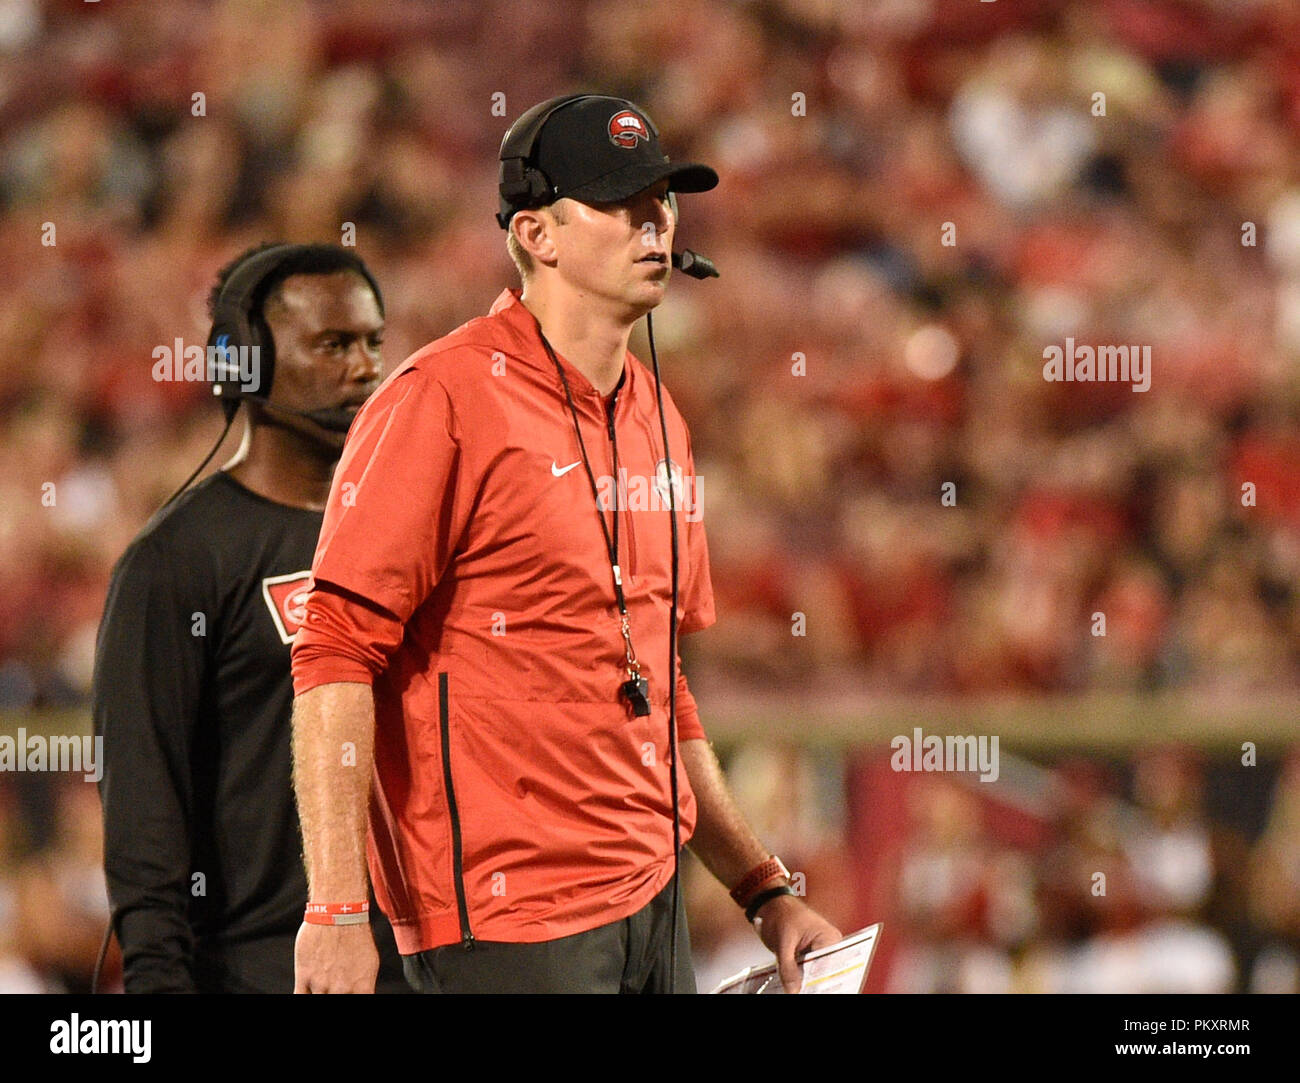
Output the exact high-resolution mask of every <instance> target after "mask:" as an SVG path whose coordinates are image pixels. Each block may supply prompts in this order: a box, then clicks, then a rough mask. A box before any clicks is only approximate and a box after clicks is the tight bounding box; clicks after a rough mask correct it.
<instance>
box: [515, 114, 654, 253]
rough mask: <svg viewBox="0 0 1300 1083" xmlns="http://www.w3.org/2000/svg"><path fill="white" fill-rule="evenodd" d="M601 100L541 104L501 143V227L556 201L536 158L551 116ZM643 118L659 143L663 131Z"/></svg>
mask: <svg viewBox="0 0 1300 1083" xmlns="http://www.w3.org/2000/svg"><path fill="white" fill-rule="evenodd" d="M600 97H604V95H601V94H562V95H560V97H558V98H551V99H549V100H548V101H544V102H539V103H538V104H537V105H534V106H533V107H532V108H531V109H529V110H528V111H527V112H526V113H524V114H523V115H522V116H520V117H519V119H518V120H516V121H515V122H514V123H513V124H512V125H510V128H509V130H508V131H507V132H506V134H505V136H504V137H503V138H502V140H501V151H500V153H499V154H498V155H497V158H498V159H499V160H500V162H501V169H500V172H499V173H498V179H497V192H498V194H499V196H500V210H499V211H498V212H497V225H499V226H500V227H501V228H502V229H509V228H510V219H511V217H512V216H513V215H514V213H515V211H522V210H527V209H529V208H531V207H541V206H544V205H545V204H547V203H550V202H552V201H553V200H554V199H555V195H556V193H555V187H554V185H552V184H551V181H550V178H549V177H547V176H546V174H545V173H543V172H542V171H541V170H540V169H538V168H537V165H536V163H535V162H534V161H533V155H534V154H535V153H536V151H537V140H538V138H539V137H540V136H541V134H542V129H543V128H544V127H546V122H547V121H548V120H549V119H550V118H551V114H552V113H554V112H555V111H556V110H557V109H561V108H563V107H564V106H566V105H570V104H572V103H573V102H579V101H585V100H586V99H588V98H600ZM641 117H642V119H643V120H644V121H645V122H646V126H647V128H649V130H650V133H651V135H653V136H654V138H655V139H658V138H659V131H658V129H656V128H655V126H654V122H653V121H652V120H651V119H650V118H649V117H647V116H646V115H645V114H644V113H642V114H641ZM675 214H676V211H674V215H675Z"/></svg>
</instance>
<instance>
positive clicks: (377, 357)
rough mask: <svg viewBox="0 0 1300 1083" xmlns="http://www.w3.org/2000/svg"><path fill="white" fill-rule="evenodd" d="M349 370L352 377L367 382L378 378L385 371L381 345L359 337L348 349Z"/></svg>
mask: <svg viewBox="0 0 1300 1083" xmlns="http://www.w3.org/2000/svg"><path fill="white" fill-rule="evenodd" d="M348 354H349V356H348V372H349V375H350V376H351V378H352V379H354V380H360V381H364V382H367V383H373V382H374V381H376V380H378V379H379V377H380V375H382V373H383V371H384V356H383V348H382V347H381V346H371V345H370V343H368V342H366V340H365V339H360V338H359V339H357V340H356V341H355V342H354V343H353V344H352V349H351V350H349V351H348Z"/></svg>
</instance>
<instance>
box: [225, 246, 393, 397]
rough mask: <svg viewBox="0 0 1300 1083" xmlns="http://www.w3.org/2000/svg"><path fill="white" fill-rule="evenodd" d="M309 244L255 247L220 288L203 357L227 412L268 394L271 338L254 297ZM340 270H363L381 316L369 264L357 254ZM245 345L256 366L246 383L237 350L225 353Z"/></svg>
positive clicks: (272, 365) (272, 361)
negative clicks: (353, 262) (255, 311)
mask: <svg viewBox="0 0 1300 1083" xmlns="http://www.w3.org/2000/svg"><path fill="white" fill-rule="evenodd" d="M307 247H308V246H307V245H301V244H277V245H274V246H273V247H271V248H264V249H262V250H261V251H260V252H254V253H253V254H252V255H251V256H249V257H248V258H246V259H245V260H244V261H243V262H242V263H239V264H237V265H236V267H235V268H234V270H232V271H231V272H230V277H229V278H227V279H226V282H225V285H223V286H222V287H221V293H220V294H219V295H218V297H217V303H216V304H215V305H214V306H213V312H212V330H211V331H210V332H209V333H208V351H207V356H208V358H210V359H211V362H212V365H211V369H212V373H213V377H214V378H213V380H212V394H213V395H215V396H216V397H217V398H219V399H220V400H221V402H222V405H223V406H224V407H225V409H226V412H227V413H228V414H233V413H234V411H235V410H236V409H237V408H238V406H239V402H240V399H242V398H253V399H265V398H267V397H268V396H269V395H270V394H271V380H272V378H273V377H274V374H275V341H274V339H273V338H272V337H271V332H270V328H268V327H267V326H266V321H265V320H264V319H263V318H262V317H261V315H260V314H259V315H256V316H254V314H253V312H252V308H253V300H254V298H256V297H257V295H258V293H259V291H260V290H261V289H262V287H263V285H264V284H265V283H266V281H267V279H269V278H270V277H271V276H272V275H273V274H275V272H276V271H277V270H278V269H279V268H280V267H281V266H282V265H283V263H284V262H285V261H286V260H287V259H289V258H290V257H292V256H295V255H297V254H298V253H299V252H301V251H303V250H304V249H305V248H307ZM339 269H340V270H356V271H359V272H360V273H361V276H362V277H363V278H364V279H365V280H366V282H367V283H368V284H369V286H370V289H371V291H372V292H373V293H374V295H375V303H376V304H377V305H378V306H379V312H380V315H383V312H384V297H383V294H382V293H380V292H379V283H378V282H376V281H375V279H374V276H373V275H371V273H370V270H369V268H367V267H366V265H365V264H364V263H362V262H361V260H359V259H358V260H357V263H356V266H354V267H341V268H339ZM245 349H247V350H248V351H249V353H250V354H251V356H252V357H253V358H256V365H255V366H254V367H253V369H252V371H253V374H254V380H253V381H249V384H245V382H244V381H245V376H246V375H247V373H248V369H247V368H245V371H244V374H241V372H240V365H239V356H240V355H239V353H238V352H237V353H234V354H230V353H227V351H228V350H235V351H241V350H245ZM253 349H256V350H257V353H256V354H252V350H253ZM250 384H251V386H249V385H250Z"/></svg>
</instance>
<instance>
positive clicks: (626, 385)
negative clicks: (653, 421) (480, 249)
mask: <svg viewBox="0 0 1300 1083" xmlns="http://www.w3.org/2000/svg"><path fill="white" fill-rule="evenodd" d="M521 292H522V291H520V290H518V289H504V290H502V291H501V292H500V293H499V294H498V295H497V299H496V300H495V301H493V302H492V307H491V309H489V310H488V315H489V316H492V317H495V318H497V319H499V320H501V321H502V322H503V323H504V324H505V325H506V326H507V327H509V328H510V329H511V331H512V332H513V333H514V337H515V338H516V339H517V340H518V342H519V359H520V360H521V361H523V362H524V363H526V364H528V365H530V366H532V367H534V368H536V369H537V370H538V371H541V372H544V373H546V374H547V375H548V376H549V377H550V379H551V382H552V383H553V384H554V385H555V388H556V390H557V391H559V393H560V395H561V396H563V394H564V385H563V383H561V381H560V377H559V375H558V374H557V373H556V371H555V366H554V365H553V364H552V363H551V359H550V357H548V356H547V353H546V347H545V346H543V345H542V335H541V328H540V327H539V326H538V323H537V318H536V317H535V316H534V315H533V314H532V313H531V312H529V311H528V309H527V308H525V307H524V304H523V302H522V301H521V300H520V299H519V298H520V294H521ZM555 356H556V358H557V359H558V360H559V362H560V367H561V368H562V369H563V370H564V375H565V377H566V378H567V379H568V381H569V389H570V390H571V391H572V392H573V399H574V402H575V403H578V402H586V403H593V402H600V403H601V404H602V409H603V404H604V401H605V400H604V398H603V397H602V396H601V394H600V392H599V391H597V390H596V388H595V386H594V385H593V384H592V382H591V381H590V380H588V379H587V377H586V375H585V374H584V373H583V372H582V371H581V370H579V369H578V368H576V367H575V366H573V365H571V364H570V363H569V362H568V361H567V360H566V359H565V357H564V355H563V354H561V353H560V352H559V351H558V350H556V351H555ZM638 368H639V363H638V362H637V359H636V357H635V356H633V354H632V351H631V350H628V351H627V352H626V353H625V354H624V356H623V376H622V378H621V379H620V380H619V383H618V386H617V391H618V396H619V398H620V399H622V398H632V397H633V396H635V395H636V394H638V393H639V389H640V384H641V382H642V381H639V380H638V378H637V369H638Z"/></svg>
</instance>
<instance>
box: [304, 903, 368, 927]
mask: <svg viewBox="0 0 1300 1083" xmlns="http://www.w3.org/2000/svg"><path fill="white" fill-rule="evenodd" d="M302 920H303V921H305V922H306V923H307V924H308V925H362V924H364V923H365V922H367V921H369V920H370V903H368V902H359V903H355V902H354V903H308V904H307V912H306V913H305V914H304V915H303V918H302Z"/></svg>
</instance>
